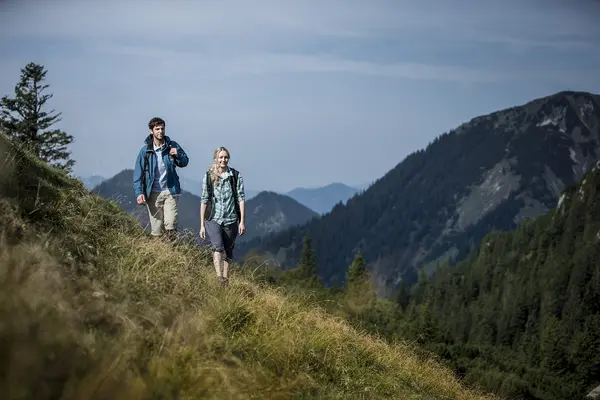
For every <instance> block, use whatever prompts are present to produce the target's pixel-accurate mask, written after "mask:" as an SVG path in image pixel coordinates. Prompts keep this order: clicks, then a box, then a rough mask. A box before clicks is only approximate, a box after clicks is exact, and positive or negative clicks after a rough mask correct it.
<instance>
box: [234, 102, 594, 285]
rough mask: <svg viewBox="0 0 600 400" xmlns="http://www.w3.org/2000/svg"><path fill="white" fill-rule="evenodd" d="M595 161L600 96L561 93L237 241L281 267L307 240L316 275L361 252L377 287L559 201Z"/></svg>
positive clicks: (335, 273) (476, 124) (460, 134)
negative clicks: (305, 218)
mask: <svg viewBox="0 0 600 400" xmlns="http://www.w3.org/2000/svg"><path fill="white" fill-rule="evenodd" d="M599 158H600V96H598V95H592V94H590V93H584V92H559V93H556V94H554V95H551V96H547V97H544V98H540V99H536V100H533V101H530V102H528V103H527V104H523V105H521V106H517V107H512V108H508V109H505V110H501V111H497V112H494V113H492V114H489V115H485V116H480V117H477V118H474V119H472V120H471V121H469V122H467V123H465V124H462V125H461V126H459V127H458V128H456V129H454V130H452V131H450V132H448V133H445V134H442V135H441V136H439V137H438V138H436V139H435V140H434V141H433V142H432V143H430V144H429V145H428V146H427V148H426V149H423V150H419V151H416V152H415V153H413V154H411V155H409V156H408V157H406V159H404V160H403V161H402V162H400V163H399V164H398V165H397V166H396V167H395V168H393V169H392V170H390V171H389V172H388V173H387V174H386V175H385V176H383V177H382V178H381V179H379V180H378V181H376V182H375V183H374V184H373V185H372V186H371V187H369V188H368V189H367V190H366V191H365V192H363V193H361V194H359V195H357V196H355V197H354V198H352V199H350V200H349V201H348V203H347V204H346V205H337V206H336V207H334V209H333V210H332V212H331V213H330V214H328V215H325V216H324V217H323V218H320V219H316V220H312V221H311V222H309V223H307V224H305V225H303V226H301V227H298V228H295V229H289V230H286V231H284V232H282V233H280V234H277V235H272V236H271V237H267V238H263V239H260V240H259V239H257V240H254V241H251V242H249V243H247V244H246V245H245V246H241V252H242V253H244V252H246V251H249V250H250V249H251V248H255V249H256V250H257V251H258V252H259V253H263V254H266V255H267V256H269V257H271V258H274V259H276V260H277V261H278V262H279V263H280V265H282V266H283V267H284V268H285V267H287V266H292V265H294V264H295V263H296V262H297V260H298V256H299V252H300V248H301V246H300V244H301V240H302V238H303V237H304V235H306V234H310V235H311V237H312V238H313V243H314V246H315V250H316V254H317V261H318V263H319V268H320V270H319V273H320V275H321V277H322V279H323V280H324V281H325V282H326V283H328V284H337V283H340V282H342V281H343V279H344V274H345V270H346V268H347V266H348V265H349V264H350V262H351V261H352V259H353V257H354V254H355V253H356V252H357V251H359V250H360V251H361V253H362V254H363V256H364V257H365V259H366V261H367V263H369V267H370V268H371V269H372V271H373V272H374V273H375V275H376V276H378V279H379V281H380V283H381V286H382V287H389V286H395V285H397V284H398V282H399V281H400V280H402V279H404V280H406V281H407V282H409V283H412V282H414V281H415V280H416V276H417V274H416V268H417V267H419V266H423V265H424V266H426V267H427V269H428V270H431V269H432V268H434V267H435V265H436V264H437V263H443V262H444V261H448V262H450V263H454V262H455V261H457V260H460V259H462V258H464V257H465V256H466V255H467V254H468V253H469V252H470V251H471V250H472V249H473V248H475V247H476V246H477V244H478V243H479V241H480V240H481V238H482V237H483V236H484V235H485V234H487V233H488V232H490V231H493V230H509V229H513V228H515V227H516V226H518V225H519V224H521V223H522V222H523V221H524V220H525V219H527V218H532V217H535V216H538V215H541V214H543V213H545V212H547V211H548V210H549V209H550V208H552V207H555V206H556V204H557V200H558V194H559V193H560V192H561V190H562V189H563V187H564V186H565V185H569V184H573V183H575V182H577V181H579V180H580V179H581V177H582V176H583V174H584V173H585V172H586V171H587V170H588V169H589V167H590V166H591V165H593V164H594V162H596V161H597V160H598V159H599Z"/></svg>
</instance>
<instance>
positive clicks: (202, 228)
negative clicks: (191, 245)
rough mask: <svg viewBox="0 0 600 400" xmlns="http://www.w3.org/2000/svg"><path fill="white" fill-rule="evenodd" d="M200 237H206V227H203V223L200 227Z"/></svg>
mask: <svg viewBox="0 0 600 400" xmlns="http://www.w3.org/2000/svg"><path fill="white" fill-rule="evenodd" d="M200 239H202V240H204V239H206V228H204V224H202V226H201V227H200Z"/></svg>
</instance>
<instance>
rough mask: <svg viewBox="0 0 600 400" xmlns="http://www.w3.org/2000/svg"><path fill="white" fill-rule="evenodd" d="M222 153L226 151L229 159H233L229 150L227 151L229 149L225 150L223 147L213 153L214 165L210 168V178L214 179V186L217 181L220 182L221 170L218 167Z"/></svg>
mask: <svg viewBox="0 0 600 400" xmlns="http://www.w3.org/2000/svg"><path fill="white" fill-rule="evenodd" d="M222 151H225V152H226V153H227V157H229V158H230V159H231V154H230V153H229V150H227V148H225V147H223V146H221V147H217V149H216V150H215V152H214V153H213V163H212V166H211V167H210V178H211V179H212V182H213V185H215V184H216V183H217V181H218V180H219V169H218V166H217V157H218V156H219V153H220V152H222Z"/></svg>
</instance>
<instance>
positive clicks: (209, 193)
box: [204, 171, 214, 221]
mask: <svg viewBox="0 0 600 400" xmlns="http://www.w3.org/2000/svg"><path fill="white" fill-rule="evenodd" d="M205 179H206V192H207V196H208V204H207V205H206V210H205V214H204V219H205V220H206V221H209V220H210V216H211V214H212V202H213V190H214V188H213V182H212V179H211V178H210V171H206V177H205Z"/></svg>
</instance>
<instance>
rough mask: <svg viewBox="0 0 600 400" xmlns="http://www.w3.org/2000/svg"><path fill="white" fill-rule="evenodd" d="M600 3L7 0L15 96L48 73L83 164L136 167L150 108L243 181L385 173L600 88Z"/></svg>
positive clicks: (6, 43)
mask: <svg viewBox="0 0 600 400" xmlns="http://www.w3.org/2000/svg"><path fill="white" fill-rule="evenodd" d="M599 20H600V2H598V1H593V0H578V1H552V0H545V1H533V0H528V1H515V0H510V1H507V0H503V1H494V2H492V1H482V0H477V1H476V0H472V1H448V0H439V1H432V0H431V1H423V0H419V1H412V2H408V1H400V0H389V1H377V0H368V1H365V0H339V1H335V0H330V1H324V0H297V1H293V0H268V1H267V0H256V1H248V0H237V1H233V0H232V1H226V0H223V1H216V0H215V1H193V2H192V1H168V2H167V1H137V0H127V1H120V2H112V1H106V0H105V1H75V0H72V1H62V2H60V1H43V2H42V1H26V0H21V1H18V2H16V1H3V2H0V54H2V61H0V94H9V93H12V90H13V87H14V85H15V83H16V82H17V80H18V77H19V70H20V68H21V67H23V66H24V65H25V64H26V63H27V62H30V61H34V62H37V63H41V64H43V65H44V66H45V67H46V68H47V69H48V75H47V83H49V84H50V85H51V91H52V92H53V93H54V98H53V99H52V100H51V102H50V106H51V107H52V108H55V109H56V110H58V111H61V112H62V113H63V120H62V122H61V123H60V126H59V127H60V128H62V129H65V130H67V131H68V132H69V133H71V134H73V135H74V136H75V138H76V141H75V143H74V144H73V145H72V151H73V157H74V158H75V159H76V162H77V164H76V167H75V172H76V173H78V174H80V175H90V174H100V175H104V176H107V177H109V176H112V175H114V174H116V173H117V172H119V171H120V170H122V169H124V168H132V167H133V163H134V159H135V156H136V154H137V152H138V150H139V149H140V147H141V145H142V140H143V139H144V137H145V136H146V134H147V122H148V120H149V119H150V118H151V117H153V116H155V115H156V116H161V117H163V118H164V119H165V120H166V121H167V134H168V135H170V136H171V137H172V138H173V139H175V140H177V141H178V142H179V143H180V144H181V145H182V146H183V147H184V148H185V149H186V151H187V152H188V154H189V156H190V159H191V161H190V164H189V166H188V167H187V168H186V169H184V170H181V174H182V175H184V176H186V177H189V178H198V179H200V177H201V176H202V174H203V172H204V171H205V169H206V168H207V167H208V166H209V165H210V163H211V159H212V152H213V151H214V149H215V148H216V147H217V146H221V145H224V146H226V147H228V148H229V149H230V150H231V153H232V154H231V155H232V159H231V165H232V166H234V167H237V168H238V169H240V170H241V171H242V174H243V175H244V179H245V182H246V187H248V188H252V189H272V190H289V189H292V188H293V187H296V186H319V185H324V184H327V183H331V182H344V183H347V184H359V183H364V182H369V181H372V180H374V179H376V178H378V177H380V176H382V175H383V174H384V173H385V172H387V171H388V170H389V169H391V168H392V167H394V166H395V165H396V164H397V163H399V162H400V161H401V160H402V159H403V158H404V157H405V156H406V155H408V154H409V153H411V152H413V151H415V150H417V149H419V148H423V147H425V146H426V145H427V144H428V143H429V142H430V141H431V140H432V139H433V138H434V137H435V136H437V135H439V134H441V133H443V132H445V131H448V130H450V129H452V128H454V127H456V126H457V125H459V124H461V123H462V122H465V121H468V120H469V119H471V118H472V117H475V116H477V115H481V114H486V113H489V112H492V111H495V110H497V109H501V108H505V107H510V106H512V105H516V104H522V103H525V102H527V101H529V100H532V99H534V98H536V97H542V96H546V95H549V94H552V93H554V92H557V91H560V90H567V89H569V90H583V91H589V92H595V93H598V92H600V72H599V71H600V23H598V21H599Z"/></svg>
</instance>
